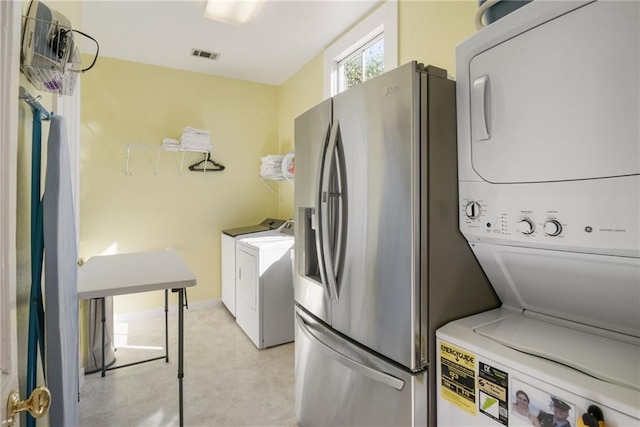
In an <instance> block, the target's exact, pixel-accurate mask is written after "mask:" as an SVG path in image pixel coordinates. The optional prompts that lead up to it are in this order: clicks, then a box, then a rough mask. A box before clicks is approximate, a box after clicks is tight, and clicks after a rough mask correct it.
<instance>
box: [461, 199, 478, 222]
mask: <svg viewBox="0 0 640 427" xmlns="http://www.w3.org/2000/svg"><path fill="white" fill-rule="evenodd" d="M464 211H465V213H466V215H467V217H468V218H471V219H477V218H479V217H480V214H481V213H482V208H481V207H480V203H478V202H469V203H467V206H465V208H464Z"/></svg>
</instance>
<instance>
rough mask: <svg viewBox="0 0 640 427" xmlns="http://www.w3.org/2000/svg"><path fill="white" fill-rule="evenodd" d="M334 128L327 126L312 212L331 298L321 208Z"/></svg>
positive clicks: (322, 272)
mask: <svg viewBox="0 0 640 427" xmlns="http://www.w3.org/2000/svg"><path fill="white" fill-rule="evenodd" d="M332 129H333V124H330V125H329V126H328V127H327V132H326V134H325V137H324V141H323V146H322V147H323V148H322V155H321V156H320V165H318V179H317V181H316V183H317V187H316V188H317V191H318V192H317V195H316V206H317V209H314V212H313V214H312V223H314V224H315V227H314V229H315V230H316V233H315V237H316V253H317V254H318V255H317V256H318V270H320V280H321V281H322V286H324V292H325V293H326V295H327V297H328V298H331V291H330V290H329V285H328V284H327V283H328V282H327V271H326V267H325V255H324V249H323V241H322V234H323V231H322V227H323V225H322V224H323V219H322V218H323V212H322V209H321V206H322V191H323V190H322V182H323V179H324V175H325V173H326V172H325V169H324V164H325V159H326V157H327V155H328V151H327V146H328V145H329V138H330V136H331V130H332Z"/></svg>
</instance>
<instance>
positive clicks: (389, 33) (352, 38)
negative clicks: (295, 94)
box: [323, 0, 398, 99]
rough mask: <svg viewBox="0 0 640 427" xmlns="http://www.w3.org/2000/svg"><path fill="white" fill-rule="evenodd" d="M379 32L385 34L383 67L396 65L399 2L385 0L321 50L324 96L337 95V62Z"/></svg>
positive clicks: (388, 67)
mask: <svg viewBox="0 0 640 427" xmlns="http://www.w3.org/2000/svg"><path fill="white" fill-rule="evenodd" d="M379 34H383V37H384V71H389V70H391V69H393V68H396V67H397V66H398V3H397V1H396V0H388V1H387V2H385V3H384V4H383V5H381V6H380V7H379V8H378V9H376V10H375V11H374V12H373V13H371V14H370V15H369V16H367V17H366V18H365V19H363V20H362V21H361V22H359V23H358V24H356V25H355V26H354V27H353V28H351V30H349V31H348V32H347V33H346V34H345V35H344V36H342V37H340V38H339V39H338V40H337V41H335V42H334V43H333V44H332V45H331V46H329V47H328V48H327V49H325V51H324V64H323V66H324V70H323V76H324V97H325V99H326V98H330V97H332V96H333V95H336V94H337V93H338V92H337V89H338V79H339V78H340V76H339V69H338V63H339V62H340V61H342V60H344V59H345V58H347V57H348V56H350V55H352V54H353V53H355V52H356V51H358V50H360V49H362V47H363V46H365V45H367V44H368V43H369V42H371V41H372V40H373V39H374V38H375V37H377V36H378V35H379Z"/></svg>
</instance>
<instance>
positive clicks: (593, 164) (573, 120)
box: [437, 0, 640, 427]
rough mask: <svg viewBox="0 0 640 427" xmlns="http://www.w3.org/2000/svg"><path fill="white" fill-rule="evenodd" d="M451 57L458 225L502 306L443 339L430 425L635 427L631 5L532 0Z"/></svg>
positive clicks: (638, 326) (638, 402)
mask: <svg viewBox="0 0 640 427" xmlns="http://www.w3.org/2000/svg"><path fill="white" fill-rule="evenodd" d="M456 61H457V97H458V166H459V171H458V174H459V207H460V229H461V231H462V233H463V234H464V236H465V237H466V239H467V240H468V242H469V244H470V246H471V248H472V250H473V252H474V254H475V255H476V257H477V259H478V260H479V262H480V264H481V266H482V268H483V269H484V271H485V273H486V275H487V277H488V278H489V280H490V281H491V283H492V285H493V287H494V289H495V290H496V293H497V294H498V295H499V297H500V299H501V301H502V303H503V305H502V307H501V308H498V309H495V310H492V311H488V312H484V313H481V314H477V315H474V316H471V317H467V318H463V319H460V320H457V321H454V322H451V323H449V324H447V325H446V326H444V327H442V328H441V329H439V330H438V331H437V341H438V351H439V357H438V367H437V369H438V370H437V375H438V377H437V380H438V385H437V390H438V392H437V394H438V396H437V402H438V404H437V417H438V425H439V426H471V425H473V426H513V425H535V426H543V427H550V426H557V427H563V426H571V427H573V426H598V425H600V426H601V427H602V425H605V426H607V427H616V426H618V427H622V426H625V427H626V426H638V425H640V3H639V2H635V1H633V2H627V1H571V2H553V1H544V0H536V1H533V2H531V3H528V4H527V5H525V6H523V7H522V8H520V9H518V10H516V11H515V12H513V13H511V14H509V15H507V16H505V17H504V18H502V19H500V20H498V21H497V22H495V23H493V24H491V25H489V26H487V27H486V28H484V29H483V30H481V31H479V32H478V33H477V34H476V35H474V36H473V37H471V38H470V39H468V40H466V41H465V42H463V43H462V44H460V45H459V46H458V48H457V53H456ZM598 421H603V424H598Z"/></svg>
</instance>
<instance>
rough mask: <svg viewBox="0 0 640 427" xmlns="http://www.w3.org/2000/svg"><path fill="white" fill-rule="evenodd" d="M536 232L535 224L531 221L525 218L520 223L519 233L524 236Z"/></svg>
mask: <svg viewBox="0 0 640 427" xmlns="http://www.w3.org/2000/svg"><path fill="white" fill-rule="evenodd" d="M533 230H534V226H533V222H531V220H530V219H528V218H525V219H523V220H521V221H520V222H518V231H519V232H521V233H522V234H525V235H529V234H532V233H533Z"/></svg>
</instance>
